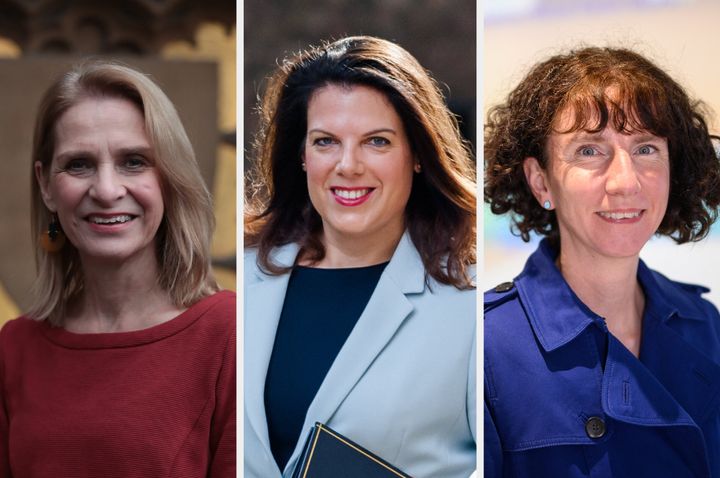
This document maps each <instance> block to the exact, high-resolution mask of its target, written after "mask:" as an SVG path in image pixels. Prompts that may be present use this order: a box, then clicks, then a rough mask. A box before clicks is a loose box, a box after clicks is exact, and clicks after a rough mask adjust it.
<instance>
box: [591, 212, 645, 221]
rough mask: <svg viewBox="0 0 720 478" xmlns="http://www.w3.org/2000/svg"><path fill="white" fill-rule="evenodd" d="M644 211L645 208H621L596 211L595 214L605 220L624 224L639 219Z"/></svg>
mask: <svg viewBox="0 0 720 478" xmlns="http://www.w3.org/2000/svg"><path fill="white" fill-rule="evenodd" d="M644 213H645V209H622V210H613V211H598V212H597V215H598V216H600V218H601V219H603V220H605V221H607V222H612V223H618V224H624V223H633V222H637V221H639V220H640V218H641V217H642V216H643V214H644Z"/></svg>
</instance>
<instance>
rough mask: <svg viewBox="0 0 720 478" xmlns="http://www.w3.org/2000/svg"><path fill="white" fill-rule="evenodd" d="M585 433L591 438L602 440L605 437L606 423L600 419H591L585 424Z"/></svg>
mask: <svg viewBox="0 0 720 478" xmlns="http://www.w3.org/2000/svg"><path fill="white" fill-rule="evenodd" d="M585 433H587V436H589V437H590V438H602V437H603V436H604V435H605V422H604V421H603V419H602V418H600V417H590V418H588V421H586V422H585Z"/></svg>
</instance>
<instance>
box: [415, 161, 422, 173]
mask: <svg viewBox="0 0 720 478" xmlns="http://www.w3.org/2000/svg"><path fill="white" fill-rule="evenodd" d="M413 169H414V170H415V172H416V173H419V172H420V171H422V166H421V165H420V163H415V166H413Z"/></svg>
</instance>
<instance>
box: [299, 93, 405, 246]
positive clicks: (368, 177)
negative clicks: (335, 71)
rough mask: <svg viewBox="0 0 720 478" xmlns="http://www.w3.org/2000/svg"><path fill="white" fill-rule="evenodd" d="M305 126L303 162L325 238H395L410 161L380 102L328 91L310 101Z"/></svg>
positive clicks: (393, 115)
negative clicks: (306, 125) (306, 126)
mask: <svg viewBox="0 0 720 478" xmlns="http://www.w3.org/2000/svg"><path fill="white" fill-rule="evenodd" d="M307 120H308V121H307V122H308V130H307V135H306V139H305V149H304V154H303V160H304V162H305V167H306V171H307V182H308V190H309V192H310V200H311V201H312V204H313V206H314V207H315V209H316V210H317V212H318V213H319V214H320V216H321V217H322V221H323V234H325V235H326V238H327V236H328V235H331V236H332V237H333V238H336V239H357V238H362V239H367V240H371V241H373V240H379V241H382V240H383V238H387V239H388V240H390V239H393V240H396V239H397V238H399V237H400V235H402V232H403V230H404V228H405V223H404V211H405V206H406V204H407V202H408V198H409V197H410V189H411V187H412V176H413V158H412V152H411V149H410V144H409V142H408V139H407V136H406V135H405V131H404V128H403V124H402V120H401V119H400V117H399V116H398V114H397V112H396V111H395V108H393V106H392V105H391V104H390V102H389V101H388V100H387V98H386V97H385V95H384V94H382V93H380V92H379V91H377V90H375V89H373V88H369V87H366V86H350V87H345V86H338V85H328V86H325V87H323V88H320V89H319V90H317V91H316V92H315V93H314V94H313V96H312V97H311V99H310V102H309V104H308V112H307Z"/></svg>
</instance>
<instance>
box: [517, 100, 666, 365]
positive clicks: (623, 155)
mask: <svg viewBox="0 0 720 478" xmlns="http://www.w3.org/2000/svg"><path fill="white" fill-rule="evenodd" d="M571 114H572V112H568V111H565V112H563V113H562V114H561V115H560V117H559V119H558V124H557V125H556V127H555V131H556V132H554V133H552V134H551V135H550V136H549V137H548V141H547V146H546V154H547V157H548V167H547V168H546V169H542V168H541V167H540V165H539V163H538V161H537V159H536V158H532V157H531V158H527V159H526V160H525V163H524V170H525V177H526V179H527V180H528V184H529V185H530V187H531V189H532V191H533V194H534V196H535V198H536V199H537V200H538V201H539V202H540V204H542V203H544V202H545V201H546V200H549V201H550V202H551V204H552V207H553V208H554V209H555V213H556V215H557V220H558V227H559V231H560V244H561V245H560V257H559V258H558V267H559V268H560V271H561V273H562V275H563V277H564V278H565V280H566V281H567V282H568V284H569V285H570V287H571V288H572V290H573V291H574V292H575V293H576V294H577V296H578V297H579V298H580V300H582V301H583V303H584V304H586V305H587V306H588V307H589V308H590V309H591V310H592V311H594V312H595V313H597V314H598V315H600V316H601V317H603V318H605V320H606V323H607V325H608V329H609V330H610V332H611V333H613V335H615V336H616V337H617V338H618V339H619V340H620V341H621V342H622V343H623V344H624V345H625V347H627V349H628V350H630V351H631V352H632V353H633V354H635V356H639V354H640V345H641V337H642V315H643V310H644V307H645V296H644V294H643V292H642V288H641V287H640V285H639V284H638V282H637V278H636V276H637V268H638V263H639V257H640V250H641V249H642V247H643V246H644V245H645V243H646V242H647V241H648V240H649V239H650V237H651V236H652V235H653V234H654V233H655V231H656V230H657V228H658V226H659V225H660V222H661V221H662V219H663V216H664V214H665V210H666V208H667V203H668V195H669V191H670V161H669V154H668V146H667V140H666V139H665V138H660V137H657V136H654V135H652V134H650V133H647V132H643V131H633V132H631V133H629V134H628V133H626V132H619V131H616V130H614V129H612V128H605V129H604V130H602V131H600V132H598V133H590V132H587V131H582V130H581V131H575V132H570V133H558V132H557V131H563V130H565V129H567V126H568V125H569V124H571V120H572V116H571ZM588 271H592V273H591V274H588Z"/></svg>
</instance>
